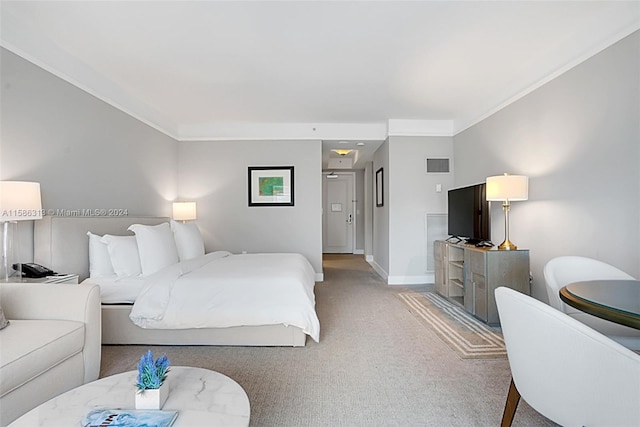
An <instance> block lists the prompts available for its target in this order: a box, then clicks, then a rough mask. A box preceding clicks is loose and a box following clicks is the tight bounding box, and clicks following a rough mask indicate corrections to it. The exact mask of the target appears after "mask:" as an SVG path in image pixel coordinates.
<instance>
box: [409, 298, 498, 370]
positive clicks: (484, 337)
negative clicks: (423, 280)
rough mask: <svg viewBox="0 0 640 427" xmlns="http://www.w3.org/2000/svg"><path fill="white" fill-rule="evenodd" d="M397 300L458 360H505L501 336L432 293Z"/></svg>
mask: <svg viewBox="0 0 640 427" xmlns="http://www.w3.org/2000/svg"><path fill="white" fill-rule="evenodd" d="M398 297H399V298H400V299H401V300H402V301H403V302H404V303H405V304H406V305H407V308H408V309H409V311H410V312H411V313H412V314H413V315H414V316H416V318H418V319H419V320H420V321H421V322H422V323H423V324H424V325H425V326H426V327H428V328H430V329H431V330H433V331H434V332H435V333H436V335H438V337H440V339H441V340H442V341H444V342H445V343H446V344H447V345H448V346H449V348H451V349H452V350H453V351H454V352H455V353H456V354H457V355H458V356H460V357H461V358H463V359H495V358H506V357H507V349H506V347H505V345H504V340H503V339H502V334H500V333H499V332H497V331H496V330H494V329H493V328H491V327H490V326H488V325H486V324H484V323H482V322H480V321H479V320H477V319H475V318H474V317H473V316H471V315H470V314H468V313H467V312H465V311H464V310H463V309H462V308H460V307H458V306H456V305H454V304H452V303H451V302H449V301H447V300H446V299H445V298H443V297H441V296H440V295H438V294H436V293H435V292H422V293H418V292H401V293H399V294H398Z"/></svg>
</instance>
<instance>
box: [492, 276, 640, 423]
mask: <svg viewBox="0 0 640 427" xmlns="http://www.w3.org/2000/svg"><path fill="white" fill-rule="evenodd" d="M495 295H496V303H497V306H498V313H499V315H500V324H501V326H502V332H503V334H504V340H505V344H506V347H507V355H508V357H509V365H510V367H511V374H512V378H513V379H512V382H511V387H510V389H509V394H508V396H507V403H506V405H505V412H504V415H503V420H502V425H503V426H509V425H511V421H512V420H513V416H514V414H515V411H516V408H517V404H518V401H519V399H520V396H522V398H523V399H524V400H525V401H526V402H527V403H528V404H529V405H530V406H531V407H533V408H534V409H535V410H536V411H538V412H540V413H541V414H542V415H544V416H545V417H547V418H549V419H551V420H552V421H554V422H556V423H559V424H561V425H563V426H585V425H609V426H631V425H636V426H637V425H640V404H639V402H640V356H639V355H637V354H636V353H634V352H632V351H631V350H629V349H627V348H625V347H623V346H621V345H619V344H618V343H616V342H615V341H613V340H611V339H609V338H607V337H606V336H604V335H602V334H600V333H599V332H597V331H594V330H593V329H591V328H589V327H588V326H586V325H584V324H583V323H581V322H578V321H577V320H575V319H573V318H571V317H569V316H567V315H566V314H564V313H562V312H561V311H558V310H556V309H554V308H552V307H550V306H548V305H547V304H544V303H542V302H540V301H538V300H536V299H534V298H531V297H529V296H527V295H524V294H522V293H519V292H517V291H514V290H513V289H509V288H505V287H500V288H498V289H496V291H495Z"/></svg>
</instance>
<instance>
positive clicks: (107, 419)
mask: <svg viewBox="0 0 640 427" xmlns="http://www.w3.org/2000/svg"><path fill="white" fill-rule="evenodd" d="M177 416H178V411H161V410H135V409H131V410H129V409H94V410H93V411H91V412H89V413H88V414H87V416H86V417H85V419H84V421H83V422H82V426H83V427H105V426H108V427H140V426H145V427H169V426H170V425H171V424H173V422H174V421H175V420H176V417H177Z"/></svg>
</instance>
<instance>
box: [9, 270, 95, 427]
mask: <svg viewBox="0 0 640 427" xmlns="http://www.w3.org/2000/svg"><path fill="white" fill-rule="evenodd" d="M0 307H2V309H3V310H4V314H5V317H6V318H7V319H8V320H9V321H10V324H9V326H8V327H6V328H5V329H2V330H0V426H6V425H7V424H9V423H11V422H12V421H14V420H15V419H16V418H18V417H19V416H21V415H22V414H24V413H25V412H28V411H29V410H31V409H32V408H34V407H36V406H38V405H40V404H41V403H43V402H46V401H47V400H49V399H51V398H52V397H54V396H57V395H59V394H61V393H63V392H65V391H67V390H70V389H72V388H74V387H77V386H79V385H82V384H85V383H87V382H90V381H93V380H95V379H97V378H98V375H99V373H100V355H101V317H100V289H99V287H98V286H97V285H70V284H27V283H1V284H0Z"/></svg>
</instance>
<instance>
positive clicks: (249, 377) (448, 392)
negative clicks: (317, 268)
mask: <svg viewBox="0 0 640 427" xmlns="http://www.w3.org/2000/svg"><path fill="white" fill-rule="evenodd" d="M324 274H325V281H324V282H322V283H318V284H317V286H316V289H315V293H316V308H317V312H318V317H319V318H320V329H321V332H320V342H319V343H316V342H314V341H312V340H307V345H306V347H303V348H259V347H255V348H250V347H196V346H183V347H173V346H151V347H148V346H104V347H103V351H102V356H103V359H102V369H101V375H102V376H106V375H112V374H115V373H118V372H123V371H128V370H133V369H135V366H136V363H137V361H138V359H139V358H140V356H141V355H142V354H143V352H145V351H146V350H147V348H151V349H152V350H153V351H154V354H161V353H163V352H166V354H167V355H168V357H169V358H170V360H171V362H172V363H173V364H174V365H183V366H196V367H201V368H207V369H212V370H214V371H218V372H221V373H223V374H225V375H227V376H229V377H231V378H233V379H234V380H235V381H237V382H238V384H240V385H241V386H242V387H243V388H244V390H245V391H246V393H247V395H248V397H249V402H250V404H251V426H278V427H287V426H292V427H297V426H305V427H306V426H349V427H350V426H438V427H442V426H497V425H499V424H500V419H501V416H502V409H503V408H504V403H505V399H506V395H507V390H508V387H509V381H510V378H511V373H510V371H509V364H508V362H507V360H506V359H461V358H460V357H458V356H457V355H456V354H455V353H453V352H452V351H451V350H450V349H449V347H448V346H447V345H446V344H444V343H443V342H442V341H441V340H440V339H439V338H438V337H437V336H436V335H435V333H434V332H432V331H431V330H429V329H428V328H425V326H424V324H423V323H421V322H420V321H419V320H418V319H417V318H416V317H415V316H413V315H412V314H411V313H410V312H409V311H408V310H407V309H406V306H405V304H404V303H403V302H402V301H401V300H400V299H399V298H398V297H397V294H398V293H399V292H406V291H408V290H409V289H408V288H404V287H397V286H388V285H386V284H385V283H384V282H383V281H382V280H381V279H380V277H379V276H378V275H377V274H376V273H375V272H374V271H373V269H372V268H371V267H370V266H369V264H368V263H366V262H365V261H364V258H363V257H362V256H351V255H342V256H339V255H331V256H326V257H325V260H324ZM132 387H133V385H132ZM545 425H553V424H552V423H549V422H548V421H547V420H546V419H545V418H544V417H542V416H540V415H539V414H538V413H536V412H535V411H533V410H532V409H531V408H530V407H529V406H528V405H527V404H526V403H525V402H521V403H520V406H519V407H518V410H517V412H516V417H515V421H514V426H545Z"/></svg>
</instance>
